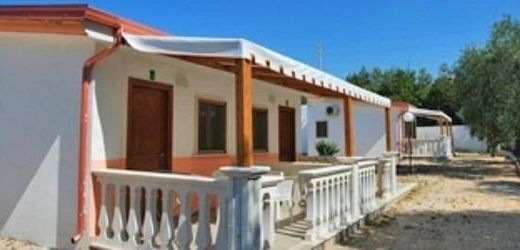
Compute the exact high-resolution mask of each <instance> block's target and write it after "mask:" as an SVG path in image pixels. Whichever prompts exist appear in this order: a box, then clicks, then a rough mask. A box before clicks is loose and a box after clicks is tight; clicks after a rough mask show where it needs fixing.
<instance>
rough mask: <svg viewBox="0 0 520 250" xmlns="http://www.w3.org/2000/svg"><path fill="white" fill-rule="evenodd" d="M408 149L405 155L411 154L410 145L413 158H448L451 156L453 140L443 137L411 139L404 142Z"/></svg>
mask: <svg viewBox="0 0 520 250" xmlns="http://www.w3.org/2000/svg"><path fill="white" fill-rule="evenodd" d="M404 143H405V145H406V147H405V151H404V152H402V153H404V154H409V153H410V151H409V150H410V145H409V144H410V143H411V147H412V148H411V150H412V156H416V157H448V156H451V138H450V137H442V138H439V139H411V140H410V141H408V140H405V141H404Z"/></svg>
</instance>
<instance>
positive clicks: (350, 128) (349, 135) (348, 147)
mask: <svg viewBox="0 0 520 250" xmlns="http://www.w3.org/2000/svg"><path fill="white" fill-rule="evenodd" d="M352 105H353V101H352V98H351V97H347V96H345V97H343V115H344V124H345V155H346V156H354V154H355V146H354V140H355V138H354V135H355V133H354V118H353V107H352Z"/></svg>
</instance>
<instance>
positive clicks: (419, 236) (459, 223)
mask: <svg viewBox="0 0 520 250" xmlns="http://www.w3.org/2000/svg"><path fill="white" fill-rule="evenodd" d="M519 217H520V211H518V212H516V213H515V212H492V211H483V210H471V211H464V212H452V213H448V212H434V211H431V212H429V211H426V212H418V213H399V212H397V213H396V214H395V215H392V216H383V217H382V218H380V219H378V220H376V221H375V222H373V223H372V224H370V225H369V226H367V227H365V228H362V230H361V231H362V232H364V233H361V234H359V233H358V234H354V235H353V237H351V238H350V239H349V241H348V242H347V243H346V244H344V245H345V246H349V247H353V248H356V249H519V248H520V239H519V237H518V230H517V229H518V228H520V220H519V219H518V218H519Z"/></svg>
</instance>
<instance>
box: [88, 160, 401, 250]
mask: <svg viewBox="0 0 520 250" xmlns="http://www.w3.org/2000/svg"><path fill="white" fill-rule="evenodd" d="M396 158H397V153H391V154H386V155H385V156H383V157H381V158H379V159H377V158H369V159H367V158H356V159H353V158H352V159H341V161H343V162H344V164H341V165H337V166H330V167H323V168H317V169H312V170H305V171H301V172H299V178H300V186H301V187H304V189H305V200H306V204H307V210H306V213H307V214H306V218H307V220H308V222H309V224H310V228H309V230H308V231H307V236H308V237H309V238H310V239H311V240H314V239H317V238H320V237H322V236H324V235H329V236H331V234H333V233H337V232H339V230H342V229H345V228H346V227H348V226H349V225H351V224H352V223H354V222H356V221H358V220H359V219H360V218H362V216H365V215H366V214H368V213H371V212H373V211H374V210H376V209H378V204H377V203H376V196H378V197H379V198H381V199H382V200H383V201H385V200H386V199H388V198H390V197H392V194H394V193H395V190H396V177H395V174H396V173H395V164H396V162H397V160H396ZM268 171H269V168H265V167H264V168H261V167H251V168H234V167H227V168H221V172H222V173H224V175H226V177H220V178H211V177H201V176H189V175H179V174H165V173H149V172H141V171H130V170H111V169H103V170H94V171H93V175H94V177H95V178H96V179H97V181H98V183H99V186H100V202H99V204H98V205H99V206H98V207H99V208H98V223H97V225H98V228H99V232H98V233H97V234H96V235H94V236H93V237H92V244H91V246H94V247H98V248H112V249H113V248H119V249H191V248H197V249H264V248H273V247H274V246H275V245H274V238H275V237H274V236H275V234H274V232H275V228H274V225H275V218H274V217H275V213H274V209H275V203H276V202H277V200H276V197H277V195H276V194H277V193H276V192H279V191H277V190H278V189H279V188H278V184H280V183H282V182H281V181H283V180H284V178H283V177H282V176H272V175H265V173H267V172H268ZM266 197H270V198H268V199H267V200H264V198H266ZM266 208H267V209H266ZM266 211H267V212H266Z"/></svg>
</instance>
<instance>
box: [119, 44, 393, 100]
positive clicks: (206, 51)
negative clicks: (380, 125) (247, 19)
mask: <svg viewBox="0 0 520 250" xmlns="http://www.w3.org/2000/svg"><path fill="white" fill-rule="evenodd" d="M123 36H124V38H125V40H126V41H127V43H128V44H129V46H130V47H132V48H133V49H135V50H138V51H141V52H146V53H155V54H166V55H176V56H193V57H218V58H235V59H249V60H251V61H253V62H254V63H255V64H257V65H261V66H262V67H265V68H269V69H272V70H273V71H277V72H279V73H281V74H284V75H285V76H287V77H291V78H295V79H297V80H300V81H303V82H305V83H304V84H312V85H317V86H320V87H322V88H325V89H328V90H330V91H335V92H337V93H340V94H344V95H348V96H351V97H354V98H357V99H360V100H362V101H365V102H369V103H372V104H376V105H380V106H384V107H390V99H388V98H386V97H383V96H380V95H378V94H376V93H373V92H371V91H368V90H366V89H363V88H361V87H358V86H356V85H354V84H351V83H349V82H346V81H345V80H343V79H340V78H337V77H335V76H333V75H330V74H328V73H326V72H323V71H321V70H318V69H316V68H313V67H311V66H309V65H306V64H304V63H302V62H299V61H296V60H294V59H292V58H289V57H287V56H284V55H282V54H279V53H277V52H274V51H272V50H270V49H267V48H265V47H262V46H260V45H258V44H255V43H253V42H250V41H247V40H244V39H239V38H202V37H178V36H137V35H130V34H124V35H123ZM302 84H303V83H302Z"/></svg>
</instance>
